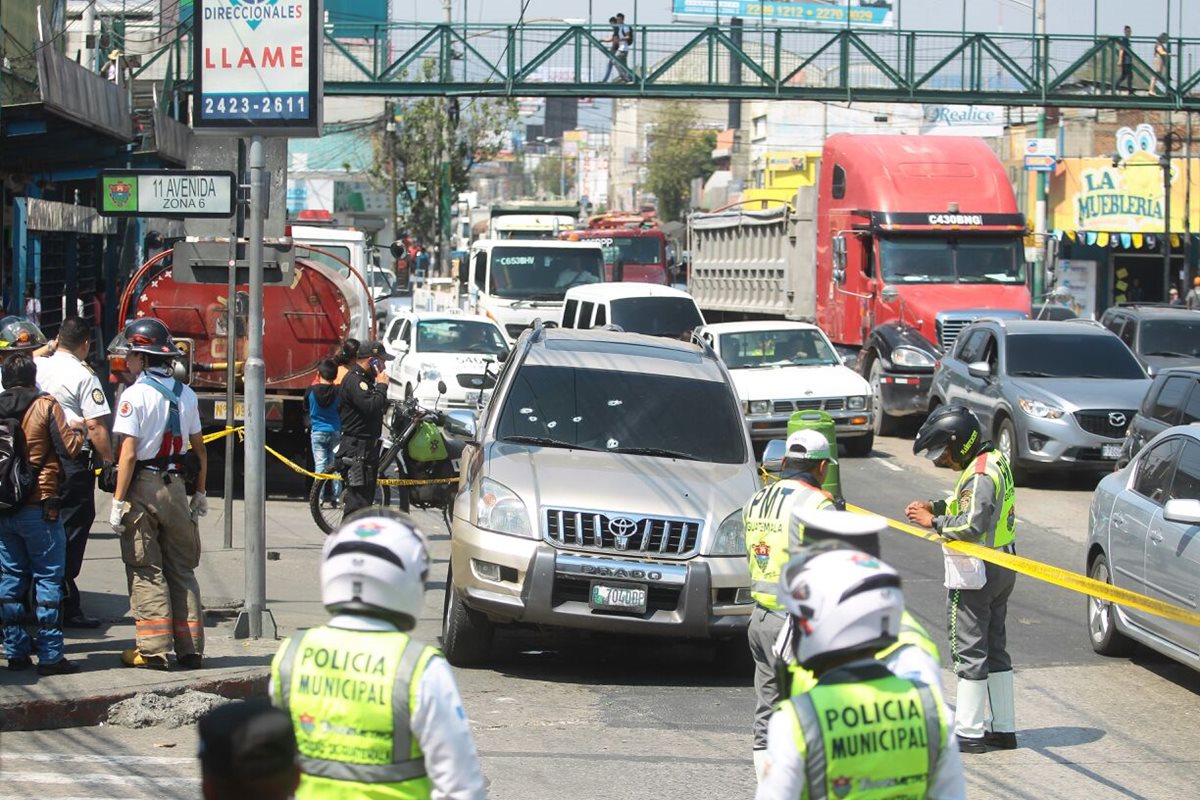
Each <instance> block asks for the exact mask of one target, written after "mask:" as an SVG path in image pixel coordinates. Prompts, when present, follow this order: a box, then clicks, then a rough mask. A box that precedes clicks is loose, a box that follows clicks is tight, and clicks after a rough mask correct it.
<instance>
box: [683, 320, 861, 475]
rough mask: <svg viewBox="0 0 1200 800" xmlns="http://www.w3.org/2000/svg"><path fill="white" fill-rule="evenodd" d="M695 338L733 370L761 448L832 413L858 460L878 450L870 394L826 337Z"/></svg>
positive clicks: (804, 331)
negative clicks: (801, 419) (805, 419)
mask: <svg viewBox="0 0 1200 800" xmlns="http://www.w3.org/2000/svg"><path fill="white" fill-rule="evenodd" d="M696 333H697V334H698V335H699V336H700V337H701V338H703V339H704V341H706V342H708V344H709V345H710V346H711V347H712V348H713V349H714V350H716V351H717V355H719V356H720V357H721V359H722V360H723V361H724V362H725V366H726V367H728V368H729V373H730V374H731V375H732V376H733V384H734V386H735V387H737V392H738V397H739V398H740V399H741V401H742V411H743V413H745V415H746V424H747V425H748V426H749V428H750V438H751V439H752V440H753V441H755V442H765V441H767V440H769V439H782V438H784V437H785V436H786V434H787V424H788V419H789V418H790V417H791V416H792V414H793V413H794V412H796V411H810V410H820V411H825V412H827V413H828V414H829V415H830V416H831V417H833V421H834V423H835V425H836V426H837V438H838V442H840V443H841V444H843V445H845V447H846V452H847V453H849V454H850V455H852V456H865V455H869V454H870V452H871V447H872V446H874V444H875V434H874V431H873V428H872V426H871V422H872V417H871V415H872V413H873V412H872V409H871V386H870V384H868V383H867V382H866V380H864V379H863V377H862V376H861V375H859V374H858V373H857V372H855V371H854V370H852V369H850V368H849V367H847V366H845V365H844V364H843V363H842V359H841V357H840V356H838V353H837V351H836V350H835V349H834V348H833V344H832V343H831V342H830V341H829V338H828V337H827V336H825V333H824V332H823V331H822V330H821V329H820V328H818V327H817V326H816V325H809V324H807V323H804V322H782V321H772V320H765V321H756V322H720V323H716V324H713V325H706V326H704V327H703V328H700V329H698V330H697V331H696Z"/></svg>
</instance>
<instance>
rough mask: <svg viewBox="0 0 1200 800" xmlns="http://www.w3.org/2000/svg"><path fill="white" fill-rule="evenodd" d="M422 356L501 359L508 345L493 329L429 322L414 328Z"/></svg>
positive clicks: (482, 324) (484, 325) (471, 323)
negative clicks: (478, 355)
mask: <svg viewBox="0 0 1200 800" xmlns="http://www.w3.org/2000/svg"><path fill="white" fill-rule="evenodd" d="M417 351H418V352H421V353H482V354H484V355H494V356H495V355H500V354H501V353H507V352H508V344H507V343H506V342H505V341H504V337H503V336H501V335H500V331H499V330H497V329H496V326H495V325H489V324H488V323H486V322H474V321H470V320H430V321H429V322H421V323H418V324H417Z"/></svg>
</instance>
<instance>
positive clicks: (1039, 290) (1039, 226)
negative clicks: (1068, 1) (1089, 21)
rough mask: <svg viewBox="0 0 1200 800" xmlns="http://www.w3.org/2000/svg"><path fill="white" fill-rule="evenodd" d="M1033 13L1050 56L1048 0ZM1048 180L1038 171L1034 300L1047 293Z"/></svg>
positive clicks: (1041, 117)
mask: <svg viewBox="0 0 1200 800" xmlns="http://www.w3.org/2000/svg"><path fill="white" fill-rule="evenodd" d="M1033 13H1034V17H1036V19H1037V34H1038V38H1037V45H1036V46H1037V48H1038V52H1039V53H1041V57H1042V58H1048V57H1049V53H1047V52H1046V0H1041V2H1040V3H1039V2H1038V0H1033ZM1037 131H1038V138H1039V139H1043V138H1045V136H1046V109H1045V107H1043V108H1042V109H1041V110H1039V111H1038V122H1037ZM1047 180H1048V178H1047V175H1046V173H1045V172H1038V173H1037V205H1036V206H1035V211H1034V216H1035V218H1036V219H1035V220H1034V230H1033V234H1034V244H1035V246H1036V248H1037V250H1036V252H1037V259H1036V260H1035V261H1034V269H1033V287H1032V288H1033V297H1034V301H1035V302H1036V301H1038V300H1041V298H1042V295H1043V294H1045V293H1046V181H1047Z"/></svg>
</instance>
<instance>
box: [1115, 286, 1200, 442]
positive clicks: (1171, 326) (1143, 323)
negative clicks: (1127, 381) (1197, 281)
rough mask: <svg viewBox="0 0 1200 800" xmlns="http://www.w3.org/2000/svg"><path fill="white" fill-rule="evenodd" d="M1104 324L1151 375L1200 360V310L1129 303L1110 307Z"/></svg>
mask: <svg viewBox="0 0 1200 800" xmlns="http://www.w3.org/2000/svg"><path fill="white" fill-rule="evenodd" d="M1100 324H1101V325H1103V326H1104V327H1106V328H1108V329H1109V330H1110V331H1112V332H1113V333H1115V334H1116V335H1117V336H1120V337H1121V341H1123V342H1124V343H1125V344H1127V345H1128V346H1129V349H1130V350H1132V351H1133V354H1134V355H1135V356H1137V359H1138V361H1140V362H1142V366H1144V367H1145V368H1146V371H1147V372H1148V373H1150V377H1154V376H1155V375H1157V374H1158V373H1159V372H1160V371H1161V370H1164V369H1169V368H1171V367H1187V366H1191V365H1193V364H1200V314H1198V313H1196V312H1195V311H1189V310H1188V309H1186V308H1182V307H1180V306H1166V305H1144V304H1136V303H1126V304H1121V305H1116V306H1112V307H1111V308H1109V309H1107V310H1106V311H1105V312H1104V314H1103V316H1101V317H1100ZM1156 433H1157V431H1156Z"/></svg>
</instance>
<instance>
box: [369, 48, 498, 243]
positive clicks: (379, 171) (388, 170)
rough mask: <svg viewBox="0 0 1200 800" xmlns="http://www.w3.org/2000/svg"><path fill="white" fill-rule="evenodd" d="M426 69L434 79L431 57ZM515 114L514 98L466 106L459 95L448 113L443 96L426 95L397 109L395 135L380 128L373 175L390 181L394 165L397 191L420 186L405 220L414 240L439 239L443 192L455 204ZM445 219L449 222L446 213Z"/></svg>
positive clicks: (448, 203) (410, 199) (493, 151)
mask: <svg viewBox="0 0 1200 800" xmlns="http://www.w3.org/2000/svg"><path fill="white" fill-rule="evenodd" d="M422 70H423V71H424V72H425V79H426V80H434V79H435V78H436V75H435V73H436V69H435V65H434V62H433V60H432V59H429V60H427V61H426V62H425V64H424V65H423V66H422ZM516 115H517V108H516V101H514V100H509V99H500V100H484V99H479V98H474V99H472V100H469V101H467V103H466V105H465V108H463V107H461V106H460V105H459V102H458V100H457V99H455V100H453V101H452V103H451V107H450V110H449V113H447V107H446V101H445V99H443V98H435V97H427V98H424V99H421V100H414V101H412V102H409V103H405V104H404V105H402V106H398V107H397V108H396V121H395V134H394V135H392V134H390V133H389V132H387V131H386V130H381V131H377V135H376V136H375V137H374V138H375V154H376V157H375V167H374V169H373V170H372V177H373V178H375V180H376V181H377V182H379V183H382V184H384V185H387V184H388V182H389V181H390V180H391V178H392V177H393V176H392V170H393V165H394V169H395V172H396V175H395V179H396V183H395V185H396V187H397V190H398V191H399V192H409V188H408V187H409V186H415V187H416V191H415V192H411V193H409V197H408V198H407V199H408V204H407V205H408V208H409V211H408V214H407V217H406V219H404V220H402V224H403V225H404V227H405V229H406V230H407V231H408V232H409V233H410V234H411V235H412V237H413V239H414V240H415V241H417V242H419V243H421V244H424V245H426V246H427V247H433V246H436V244H437V243H438V242H439V241H440V240H441V238H442V232H441V231H439V230H438V222H439V208H438V200H439V196H440V195H441V193H442V192H444V193H445V195H447V196H448V199H447V201H446V202H445V203H443V208H449V207H452V206H453V201H454V199H455V198H457V197H458V194H459V192H463V191H466V190H467V188H468V187H469V179H470V172H471V168H472V167H473V166H474V165H475V164H477V163H482V162H485V161H490V160H492V159H493V158H495V157H496V154H497V153H498V152H499V151H500V149H501V146H502V144H503V142H504V134H505V133H506V132H507V131H508V130H509V128H510V127H511V125H512V122H513V121H514V120H515V119H516ZM386 122H387V120H385V127H386ZM448 134H449V135H451V136H452V137H453V145H452V147H451V151H450V169H449V176H448V180H447V176H444V175H443V174H442V163H441V162H442V146H443V142H444V141H445V139H446V137H447V135H448ZM444 184H448V186H444ZM444 222H445V223H446V224H449V217H448V215H447V216H446V218H445V219H444Z"/></svg>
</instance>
